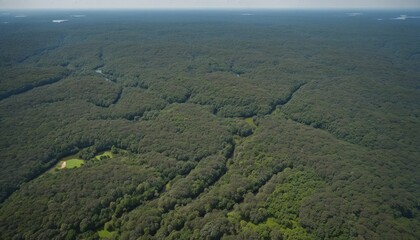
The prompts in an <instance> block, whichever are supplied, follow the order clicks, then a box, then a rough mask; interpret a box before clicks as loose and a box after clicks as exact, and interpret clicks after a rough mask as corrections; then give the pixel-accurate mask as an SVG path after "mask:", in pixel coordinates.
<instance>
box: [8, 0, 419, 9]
mask: <svg viewBox="0 0 420 240" xmlns="http://www.w3.org/2000/svg"><path fill="white" fill-rule="evenodd" d="M0 9H86V10H105V9H133V10H134V9H168V10H171V9H238V10H239V9H420V0H401V1H393V0H373V1H368V2H367V1H362V0H357V1H351V2H349V1H341V0H335V1H332V0H314V1H310V0H300V1H290V0H279V1H275V0H261V1H259V2H255V1H250V0H213V1H210V0H185V1H176V0H156V1H154V2H150V1H145V0H141V1H134V0H122V1H119V2H118V3H116V2H113V1H99V0H91V1H78V0H74V1H60V2H57V1H50V0H38V1H36V0H0Z"/></svg>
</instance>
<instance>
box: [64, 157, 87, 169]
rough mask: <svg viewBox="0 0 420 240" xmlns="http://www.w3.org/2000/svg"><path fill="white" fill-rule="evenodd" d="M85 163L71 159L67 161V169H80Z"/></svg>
mask: <svg viewBox="0 0 420 240" xmlns="http://www.w3.org/2000/svg"><path fill="white" fill-rule="evenodd" d="M84 163H85V161H84V160H82V159H76V158H73V159H69V160H67V161H66V168H78V167H81V166H82V165H83V164H84Z"/></svg>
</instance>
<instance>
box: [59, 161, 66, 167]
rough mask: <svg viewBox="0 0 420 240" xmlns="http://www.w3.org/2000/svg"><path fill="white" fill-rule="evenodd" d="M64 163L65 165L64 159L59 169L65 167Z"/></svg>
mask: <svg viewBox="0 0 420 240" xmlns="http://www.w3.org/2000/svg"><path fill="white" fill-rule="evenodd" d="M66 165H67V162H66V161H63V162H62V163H61V166H60V169H63V168H65V167H66Z"/></svg>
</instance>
